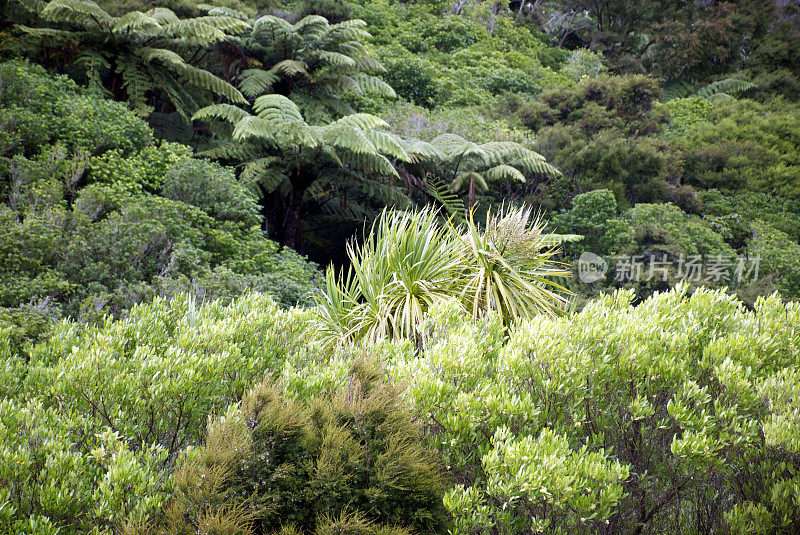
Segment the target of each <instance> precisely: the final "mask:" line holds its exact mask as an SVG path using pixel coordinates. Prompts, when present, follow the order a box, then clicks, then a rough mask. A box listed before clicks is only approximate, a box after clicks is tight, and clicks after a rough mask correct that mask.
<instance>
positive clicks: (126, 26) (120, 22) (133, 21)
mask: <svg viewBox="0 0 800 535" xmlns="http://www.w3.org/2000/svg"><path fill="white" fill-rule="evenodd" d="M134 30H139V31H159V30H161V25H160V24H159V23H158V21H157V20H156V19H154V18H153V17H150V16H148V15H145V14H144V13H141V12H139V11H131V12H128V13H125V14H124V15H122V16H121V17H120V18H118V19H117V20H116V22H115V23H114V26H113V27H112V28H111V31H113V32H114V33H115V34H121V33H126V32H130V31H134Z"/></svg>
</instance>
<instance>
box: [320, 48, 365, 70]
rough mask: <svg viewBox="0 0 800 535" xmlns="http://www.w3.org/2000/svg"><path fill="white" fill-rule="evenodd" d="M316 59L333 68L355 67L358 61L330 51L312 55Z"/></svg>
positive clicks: (321, 51)
mask: <svg viewBox="0 0 800 535" xmlns="http://www.w3.org/2000/svg"><path fill="white" fill-rule="evenodd" d="M311 56H312V57H314V58H315V59H317V60H319V61H321V62H323V63H324V64H326V65H328V66H333V67H355V66H356V61H355V60H354V59H353V58H351V57H350V56H346V55H344V54H341V53H339V52H333V51H330V50H317V51H315V52H313V53H312V54H311Z"/></svg>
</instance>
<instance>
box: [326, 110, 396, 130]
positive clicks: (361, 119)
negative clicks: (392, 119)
mask: <svg viewBox="0 0 800 535" xmlns="http://www.w3.org/2000/svg"><path fill="white" fill-rule="evenodd" d="M337 125H348V126H354V127H356V128H360V129H362V130H369V129H371V128H388V126H389V125H388V124H386V121H384V120H383V119H381V118H380V117H376V116H375V115H372V114H369V113H354V114H352V115H348V116H346V117H342V118H341V119H339V120H338V121H336V122H334V123H331V125H330V126H331V127H333V126H337Z"/></svg>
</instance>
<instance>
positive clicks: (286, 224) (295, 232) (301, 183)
mask: <svg viewBox="0 0 800 535" xmlns="http://www.w3.org/2000/svg"><path fill="white" fill-rule="evenodd" d="M316 178H317V176H316V174H314V173H313V172H310V171H309V170H307V169H305V168H303V167H298V168H297V169H296V171H295V173H294V176H293V177H292V179H291V183H292V196H291V198H290V200H289V206H288V207H287V208H286V217H285V219H284V221H283V245H286V246H288V247H291V248H292V249H294V250H295V251H297V252H298V253H300V252H302V249H303V219H302V215H303V213H302V212H303V197H305V195H306V191H307V190H308V188H309V186H311V184H313V183H314V180H316Z"/></svg>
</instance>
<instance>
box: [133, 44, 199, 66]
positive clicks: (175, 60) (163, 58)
mask: <svg viewBox="0 0 800 535" xmlns="http://www.w3.org/2000/svg"><path fill="white" fill-rule="evenodd" d="M134 53H135V54H136V55H137V56H139V57H140V58H142V61H143V62H145V63H150V62H152V61H158V62H159V63H161V64H162V65H172V66H175V67H185V66H186V62H185V61H183V58H182V57H181V56H180V54H178V53H176V52H173V51H172V50H167V49H166V48H149V47H142V48H139V49H137V50H136V51H134Z"/></svg>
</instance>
